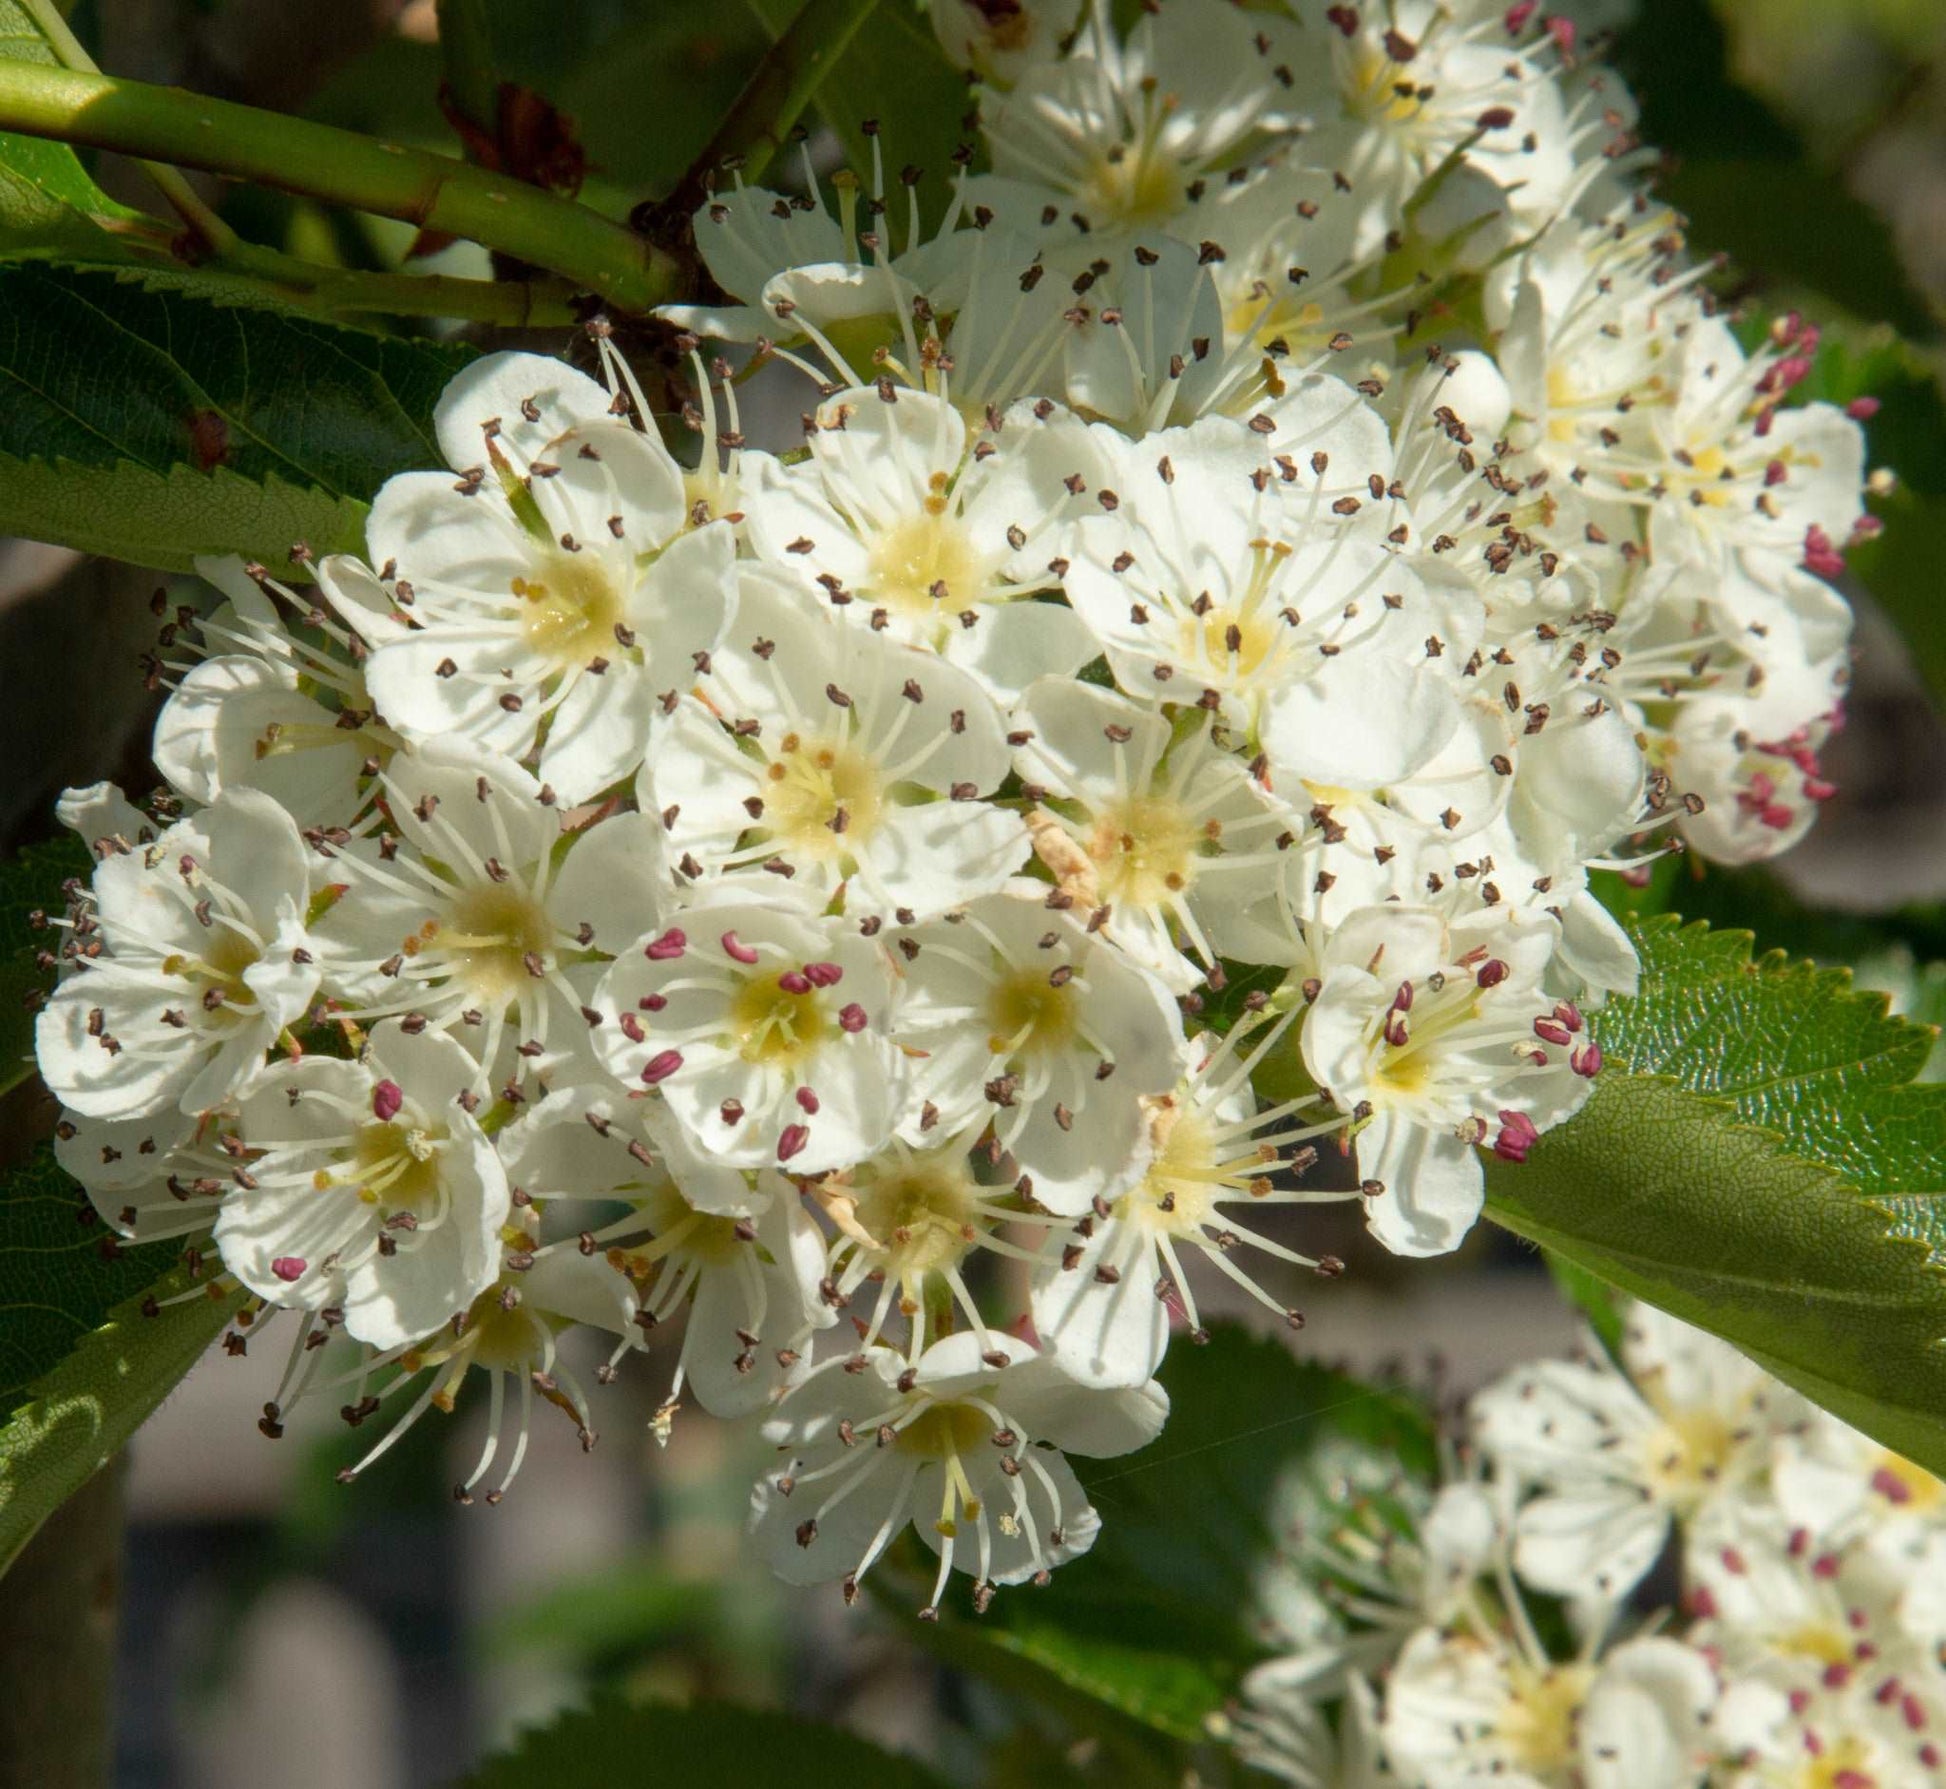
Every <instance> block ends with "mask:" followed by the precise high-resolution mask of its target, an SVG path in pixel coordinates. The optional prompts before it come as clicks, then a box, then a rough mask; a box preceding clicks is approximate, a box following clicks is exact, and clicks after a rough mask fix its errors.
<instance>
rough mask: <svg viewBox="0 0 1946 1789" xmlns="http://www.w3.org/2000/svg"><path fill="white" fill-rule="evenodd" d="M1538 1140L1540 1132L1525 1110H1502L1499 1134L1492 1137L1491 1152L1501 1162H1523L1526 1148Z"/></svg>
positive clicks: (1528, 1148)
mask: <svg viewBox="0 0 1946 1789" xmlns="http://www.w3.org/2000/svg"><path fill="white" fill-rule="evenodd" d="M1540 1140H1541V1133H1540V1132H1539V1131H1538V1130H1536V1129H1535V1128H1534V1121H1533V1119H1531V1118H1529V1117H1528V1116H1527V1114H1526V1113H1525V1112H1502V1113H1501V1114H1500V1134H1499V1135H1498V1136H1497V1137H1495V1138H1494V1139H1493V1153H1494V1154H1495V1155H1497V1156H1498V1157H1499V1158H1500V1159H1501V1160H1502V1161H1503V1162H1524V1161H1525V1160H1526V1159H1527V1152H1528V1150H1530V1149H1532V1148H1533V1147H1534V1145H1535V1144H1536V1143H1538V1142H1539V1141H1540Z"/></svg>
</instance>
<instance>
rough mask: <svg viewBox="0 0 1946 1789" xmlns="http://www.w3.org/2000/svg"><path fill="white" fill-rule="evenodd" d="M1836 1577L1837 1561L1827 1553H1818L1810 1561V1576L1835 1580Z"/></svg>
mask: <svg viewBox="0 0 1946 1789" xmlns="http://www.w3.org/2000/svg"><path fill="white" fill-rule="evenodd" d="M1837 1575H1838V1561H1837V1559H1836V1558H1835V1557H1834V1556H1833V1555H1832V1554H1829V1553H1820V1554H1819V1555H1818V1556H1817V1558H1815V1559H1814V1560H1812V1561H1811V1576H1812V1577H1814V1578H1835V1577H1837Z"/></svg>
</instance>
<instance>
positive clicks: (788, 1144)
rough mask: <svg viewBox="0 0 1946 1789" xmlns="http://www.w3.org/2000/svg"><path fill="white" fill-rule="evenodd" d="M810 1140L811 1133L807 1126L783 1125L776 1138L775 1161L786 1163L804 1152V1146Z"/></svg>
mask: <svg viewBox="0 0 1946 1789" xmlns="http://www.w3.org/2000/svg"><path fill="white" fill-rule="evenodd" d="M810 1140H811V1131H810V1127H809V1126H808V1125H802V1124H787V1125H785V1126H784V1128H783V1130H782V1131H781V1132H780V1133H779V1134H778V1138H777V1159H778V1160H779V1161H780V1162H787V1161H789V1160H790V1159H791V1157H792V1156H794V1155H801V1154H802V1153H803V1152H804V1145H805V1144H807V1143H808V1142H810Z"/></svg>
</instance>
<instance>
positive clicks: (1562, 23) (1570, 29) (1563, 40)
mask: <svg viewBox="0 0 1946 1789" xmlns="http://www.w3.org/2000/svg"><path fill="white" fill-rule="evenodd" d="M1547 34H1548V36H1549V37H1551V38H1553V39H1554V47H1555V48H1556V49H1557V50H1559V51H1560V52H1561V54H1562V55H1563V56H1572V55H1573V54H1574V40H1575V28H1574V20H1572V19H1563V18H1559V17H1556V18H1551V19H1549V20H1548V21H1547Z"/></svg>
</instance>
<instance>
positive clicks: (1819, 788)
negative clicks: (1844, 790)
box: [1804, 776, 1838, 801]
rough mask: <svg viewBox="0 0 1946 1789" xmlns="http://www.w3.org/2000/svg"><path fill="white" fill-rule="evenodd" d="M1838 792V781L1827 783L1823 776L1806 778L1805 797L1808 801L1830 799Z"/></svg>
mask: <svg viewBox="0 0 1946 1789" xmlns="http://www.w3.org/2000/svg"><path fill="white" fill-rule="evenodd" d="M1837 793H1838V785H1837V784H1836V783H1827V782H1825V781H1824V779H1823V778H1822V777H1815V776H1807V777H1806V778H1805V779H1804V799H1805V800H1806V801H1829V800H1830V799H1831V798H1832V796H1834V795H1836V794H1837Z"/></svg>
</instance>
